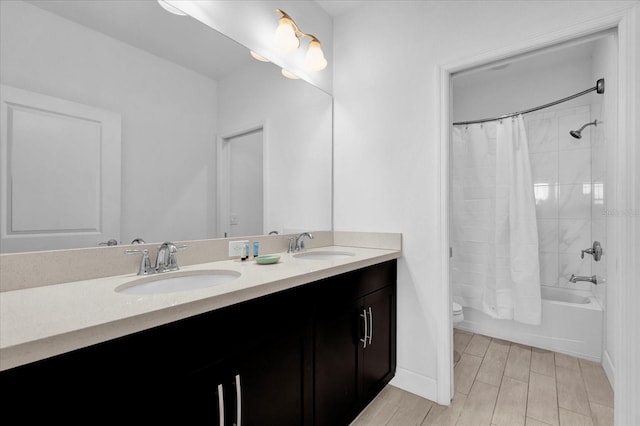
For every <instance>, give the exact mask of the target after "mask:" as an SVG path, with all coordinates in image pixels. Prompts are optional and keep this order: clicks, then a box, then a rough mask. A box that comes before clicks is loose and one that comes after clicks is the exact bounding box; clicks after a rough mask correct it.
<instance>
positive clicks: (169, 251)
mask: <svg viewBox="0 0 640 426" xmlns="http://www.w3.org/2000/svg"><path fill="white" fill-rule="evenodd" d="M186 247H187V246H176V245H175V244H174V243H171V242H168V241H167V242H164V243H162V244H161V245H160V247H158V255H157V257H156V265H155V267H152V266H151V260H150V259H149V250H147V249H143V250H137V249H130V250H125V251H124V252H125V254H142V258H141V259H140V267H139V268H138V275H151V274H156V273H161V272H170V271H177V270H179V269H180V268H179V267H178V258H177V256H176V253H177V252H178V249H181V248H186Z"/></svg>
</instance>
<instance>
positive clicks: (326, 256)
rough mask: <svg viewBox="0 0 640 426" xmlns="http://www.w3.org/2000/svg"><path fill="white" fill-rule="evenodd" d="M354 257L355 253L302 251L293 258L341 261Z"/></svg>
mask: <svg viewBox="0 0 640 426" xmlns="http://www.w3.org/2000/svg"><path fill="white" fill-rule="evenodd" d="M354 255H355V253H349V252H347V251H304V252H302V253H298V254H294V255H293V257H296V258H298V259H310V260H341V259H348V258H350V257H352V256H354Z"/></svg>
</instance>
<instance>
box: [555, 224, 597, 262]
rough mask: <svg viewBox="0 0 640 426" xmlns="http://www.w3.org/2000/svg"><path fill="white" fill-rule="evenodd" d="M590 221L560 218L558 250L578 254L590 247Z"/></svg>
mask: <svg viewBox="0 0 640 426" xmlns="http://www.w3.org/2000/svg"><path fill="white" fill-rule="evenodd" d="M591 244H592V241H591V221H590V220H588V219H560V220H559V223H558V252H560V253H569V254H578V255H579V254H580V253H581V250H584V249H586V248H587V247H591Z"/></svg>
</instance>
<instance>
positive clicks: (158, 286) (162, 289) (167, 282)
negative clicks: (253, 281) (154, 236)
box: [116, 270, 241, 294]
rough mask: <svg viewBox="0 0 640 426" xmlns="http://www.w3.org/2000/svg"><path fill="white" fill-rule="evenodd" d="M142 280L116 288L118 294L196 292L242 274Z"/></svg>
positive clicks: (194, 273)
mask: <svg viewBox="0 0 640 426" xmlns="http://www.w3.org/2000/svg"><path fill="white" fill-rule="evenodd" d="M163 275H164V274H159V275H151V276H148V277H144V278H140V279H137V280H135V281H130V282H128V283H125V284H122V285H121V286H119V287H117V288H116V291H117V292H118V293H126V294H157V293H175V292H179V291H187V290H196V289H202V288H207V287H213V286H216V285H220V284H224V283H228V282H230V281H233V280H235V279H237V278H238V277H240V275H241V274H240V273H239V272H236V271H227V270H207V271H191V272H175V273H170V275H165V276H163Z"/></svg>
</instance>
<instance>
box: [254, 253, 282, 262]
mask: <svg viewBox="0 0 640 426" xmlns="http://www.w3.org/2000/svg"><path fill="white" fill-rule="evenodd" d="M279 260H280V255H279V254H263V255H260V256H258V257H256V263H257V264H258V265H271V264H272V263H278V261H279Z"/></svg>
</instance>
